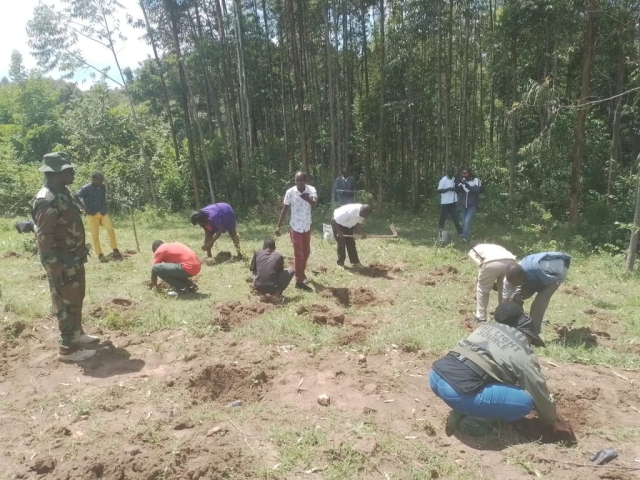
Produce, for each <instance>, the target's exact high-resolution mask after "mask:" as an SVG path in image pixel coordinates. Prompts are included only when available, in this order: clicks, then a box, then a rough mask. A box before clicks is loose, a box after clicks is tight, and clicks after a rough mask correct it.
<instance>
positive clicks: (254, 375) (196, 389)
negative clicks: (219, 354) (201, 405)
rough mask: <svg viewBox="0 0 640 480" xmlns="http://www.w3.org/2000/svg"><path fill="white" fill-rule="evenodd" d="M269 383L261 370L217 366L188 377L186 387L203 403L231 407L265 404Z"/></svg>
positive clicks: (202, 369) (204, 368)
mask: <svg viewBox="0 0 640 480" xmlns="http://www.w3.org/2000/svg"><path fill="white" fill-rule="evenodd" d="M268 383H269V379H268V377H267V374H266V373H265V372H264V371H262V370H257V371H254V370H252V369H250V368H246V367H238V366H234V365H225V364H222V363H218V364H215V365H207V366H204V367H200V368H199V369H198V370H196V371H194V372H193V373H191V374H189V377H188V378H186V379H185V380H184V381H183V384H185V385H186V386H187V388H188V389H189V390H190V391H191V394H192V395H193V396H195V397H196V398H198V399H199V400H201V401H216V402H221V403H229V402H233V401H235V400H241V401H242V403H243V404H247V403H253V402H258V401H260V400H262V398H263V397H264V394H265V392H266V391H267V389H268Z"/></svg>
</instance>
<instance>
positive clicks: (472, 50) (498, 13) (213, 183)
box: [0, 0, 640, 248]
mask: <svg viewBox="0 0 640 480" xmlns="http://www.w3.org/2000/svg"><path fill="white" fill-rule="evenodd" d="M62 3H63V8H62V9H59V10H56V9H54V7H50V6H47V5H44V4H40V5H39V6H37V7H36V9H35V11H34V12H33V16H32V20H31V21H30V22H29V24H28V27H27V31H28V34H29V38H30V46H31V52H30V53H31V54H33V55H34V56H35V57H36V58H37V60H38V65H39V68H38V69H37V70H36V71H29V72H27V71H25V69H24V67H23V65H22V56H21V54H20V53H19V52H14V54H13V55H12V58H11V59H10V62H11V66H10V74H9V78H8V79H6V78H5V79H3V80H2V83H1V85H0V187H1V188H0V211H1V212H2V213H5V214H15V213H18V212H23V211H25V206H26V201H27V200H28V199H29V198H30V197H31V196H32V195H33V193H34V191H35V190H36V189H37V186H38V184H39V182H40V177H39V174H38V172H37V171H36V164H37V163H38V162H39V161H40V160H41V158H42V155H43V154H44V153H46V152H48V151H51V150H56V149H64V150H66V151H68V152H69V153H70V154H71V155H72V156H73V157H74V160H75V161H76V162H77V164H78V165H79V169H80V173H81V175H82V176H83V177H86V176H88V174H89V172H90V171H92V170H93V169H96V168H98V169H101V170H103V171H104V172H105V174H106V176H107V178H108V183H109V185H110V186H111V192H112V199H111V203H112V206H113V208H124V207H128V206H133V207H135V208H154V207H156V208H162V209H165V210H174V211H179V210H184V209H187V208H191V207H193V206H195V205H203V204H205V203H207V202H211V201H212V200H215V201H227V202H229V203H231V204H233V205H234V206H237V208H239V209H242V208H247V209H248V208H256V209H257V211H258V212H259V211H260V209H265V211H267V210H268V211H271V210H272V209H273V205H274V204H275V203H277V201H278V198H279V197H280V196H281V195H282V194H283V192H284V189H285V188H286V186H287V185H289V184H290V183H291V181H292V174H293V172H294V171H296V170H297V169H300V168H303V169H305V170H308V171H309V172H310V175H311V183H312V184H314V185H316V186H317V188H318V189H319V194H320V198H321V201H324V202H328V201H330V199H331V194H332V192H331V185H332V180H333V178H335V177H336V175H337V174H338V172H339V171H340V170H341V168H343V167H347V168H349V169H350V171H351V172H352V173H353V174H354V175H355V176H356V178H357V180H358V186H359V188H360V189H361V190H362V192H361V193H360V198H367V199H371V201H373V202H374V204H375V205H376V206H377V207H378V209H380V210H382V209H403V210H412V211H415V212H425V211H428V210H429V207H430V206H432V205H437V194H436V192H435V190H436V184H437V181H438V179H439V178H440V177H441V176H442V174H443V172H444V170H445V168H446V166H448V165H453V166H455V167H462V166H463V165H464V166H470V167H471V168H472V169H473V170H474V171H475V172H476V173H477V175H478V176H479V177H480V178H481V179H482V180H483V183H484V185H485V190H484V193H483V211H484V213H485V215H486V218H487V219H488V221H495V222H496V224H498V225H499V224H504V223H507V222H511V223H513V222H518V223H528V224H530V225H531V228H532V233H533V234H535V233H537V232H539V231H540V230H544V229H547V230H549V229H555V230H556V231H557V232H558V235H560V234H562V233H563V232H568V233H571V235H572V236H574V237H575V236H576V234H579V237H580V239H581V241H584V242H585V244H591V245H600V246H603V245H606V244H610V245H611V246H612V247H613V246H614V245H617V246H618V247H620V248H624V247H626V245H627V244H628V243H627V242H628V238H629V230H630V226H631V223H632V221H633V217H634V209H635V203H636V175H637V160H636V159H637V158H638V157H639V155H640V0H586V1H585V0H536V1H533V0H404V1H400V0H375V1H373V0H308V1H307V0H139V1H138V2H133V1H129V2H127V5H126V7H125V6H124V5H123V4H122V3H119V2H118V1H117V0H63V1H62ZM125 12H126V18H127V19H128V20H129V21H130V22H131V23H132V24H133V25H135V27H137V28H138V29H139V31H140V35H141V36H142V35H144V36H145V38H146V40H147V42H148V43H149V45H150V46H151V51H152V52H153V56H152V57H150V58H148V59H147V60H145V61H144V62H142V63H141V64H140V65H139V66H138V67H137V68H136V69H135V70H131V69H129V68H122V69H121V68H120V64H119V63H118V58H117V55H118V53H117V52H118V50H119V48H120V47H121V45H123V44H124V43H125V42H126V41H127V40H126V38H124V37H123V36H122V35H121V33H120V30H121V25H120V24H119V22H118V18H120V17H123V18H124V16H123V15H124V14H125ZM81 37H84V38H89V39H91V40H93V41H95V42H98V43H99V44H100V45H102V46H103V47H104V52H105V56H106V55H110V56H112V57H113V59H114V60H115V62H116V64H117V65H118V68H117V69H115V71H114V70H110V71H101V70H100V69H98V68H97V67H95V66H94V65H91V64H90V63H88V62H87V61H86V60H85V58H84V57H83V54H82V51H81V50H80V49H79V48H78V46H77V43H78V39H79V38H81ZM7 61H9V59H7ZM54 69H57V70H58V71H61V72H63V73H64V74H66V75H68V77H67V78H72V77H73V75H74V74H75V73H76V72H78V71H79V70H81V69H85V70H89V71H91V72H93V74H94V77H95V79H96V80H97V82H96V83H95V85H94V86H93V87H92V88H91V89H90V90H88V91H81V90H79V89H78V88H77V87H76V86H75V85H73V84H71V83H67V82H65V81H64V80H59V81H54V80H51V79H49V78H47V77H46V76H45V75H46V74H47V73H48V72H50V71H52V70H54ZM104 80H109V81H110V82H111V83H110V84H111V85H116V87H115V88H109V87H108V86H107V83H105V82H104Z"/></svg>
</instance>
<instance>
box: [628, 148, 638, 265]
mask: <svg viewBox="0 0 640 480" xmlns="http://www.w3.org/2000/svg"><path fill="white" fill-rule="evenodd" d="M635 163H636V167H638V169H637V170H636V177H637V181H636V183H637V187H636V211H635V215H634V216H633V227H632V228H633V230H631V238H630V240H629V251H628V252H627V270H629V271H631V270H633V265H634V264H635V261H636V254H637V253H638V238H639V232H640V155H638V158H637V159H636V162H635Z"/></svg>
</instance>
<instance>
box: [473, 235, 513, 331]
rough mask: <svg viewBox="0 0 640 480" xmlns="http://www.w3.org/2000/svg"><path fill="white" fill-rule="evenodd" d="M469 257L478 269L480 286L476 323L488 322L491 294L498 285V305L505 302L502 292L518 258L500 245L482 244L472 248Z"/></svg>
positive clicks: (477, 291) (477, 293)
mask: <svg viewBox="0 0 640 480" xmlns="http://www.w3.org/2000/svg"><path fill="white" fill-rule="evenodd" d="M469 257H470V258H471V260H473V263H475V264H476V266H477V267H478V284H477V290H476V302H477V307H476V315H475V317H473V319H474V320H475V321H476V322H486V321H487V306H488V305H489V294H490V293H491V289H492V288H493V286H494V285H495V284H496V283H497V284H498V285H497V289H498V305H500V304H501V303H502V302H503V300H504V299H503V296H502V290H503V284H504V279H505V275H506V274H507V270H508V269H509V267H510V266H511V265H516V256H515V255H514V254H513V253H511V252H510V251H509V250H507V249H506V248H504V247H501V246H500V245H494V244H491V243H481V244H479V245H475V246H473V247H471V250H469Z"/></svg>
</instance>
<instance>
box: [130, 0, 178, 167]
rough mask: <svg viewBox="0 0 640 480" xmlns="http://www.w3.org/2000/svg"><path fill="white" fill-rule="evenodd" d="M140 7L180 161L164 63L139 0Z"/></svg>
mask: <svg viewBox="0 0 640 480" xmlns="http://www.w3.org/2000/svg"><path fill="white" fill-rule="evenodd" d="M139 4H140V9H141V10H142V15H143V16H144V23H145V25H146V28H147V35H149V43H151V49H152V50H153V58H154V59H155V61H156V65H157V66H158V76H159V77H160V88H161V89H162V103H163V104H164V111H165V112H166V114H167V120H168V121H169V128H170V130H171V141H172V142H173V150H174V152H175V154H176V162H177V163H180V144H179V143H178V133H177V130H176V125H175V122H174V121H173V114H172V113H171V104H170V103H169V91H168V89H167V82H166V80H165V78H164V65H163V64H162V62H161V61H160V56H159V55H158V46H157V44H156V39H155V36H154V34H153V29H152V28H151V23H150V22H149V17H148V15H147V10H146V8H145V7H144V1H143V0H140V2H139Z"/></svg>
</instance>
